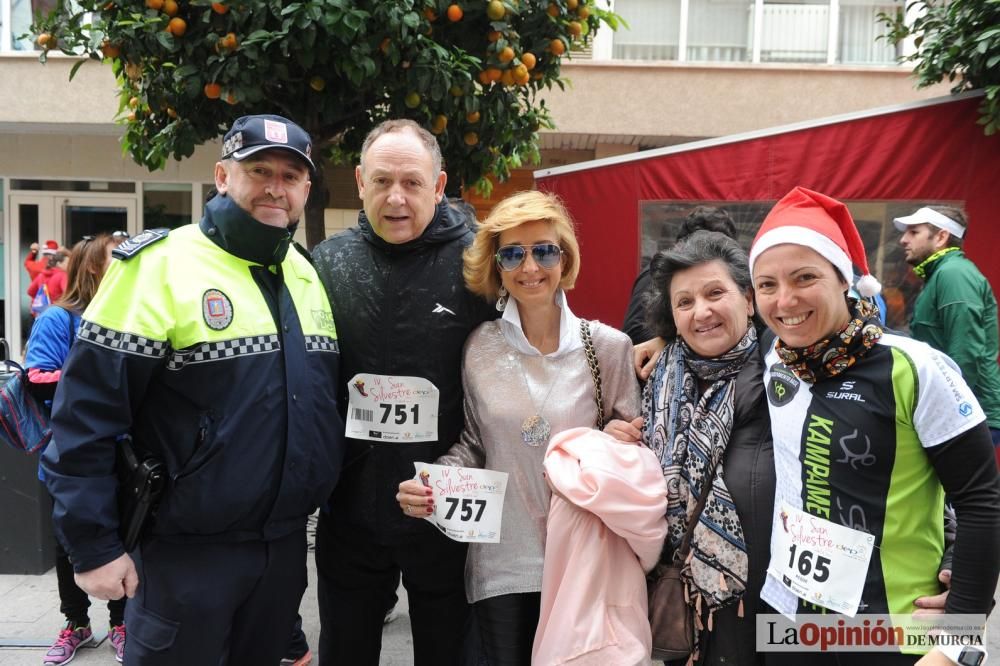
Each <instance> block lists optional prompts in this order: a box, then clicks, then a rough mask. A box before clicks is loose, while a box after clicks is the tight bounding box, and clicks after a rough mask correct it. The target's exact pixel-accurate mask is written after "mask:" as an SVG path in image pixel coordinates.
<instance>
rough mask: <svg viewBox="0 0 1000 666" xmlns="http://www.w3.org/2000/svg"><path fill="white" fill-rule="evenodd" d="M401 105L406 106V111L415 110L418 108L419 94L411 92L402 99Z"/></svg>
mask: <svg viewBox="0 0 1000 666" xmlns="http://www.w3.org/2000/svg"><path fill="white" fill-rule="evenodd" d="M403 103H404V104H406V108H408V109H415V108H417V107H418V106H420V93H418V92H417V91H415V90H411V91H410V92H409V93H407V95H406V97H405V98H404V99H403Z"/></svg>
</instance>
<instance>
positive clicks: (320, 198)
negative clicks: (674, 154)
mask: <svg viewBox="0 0 1000 666" xmlns="http://www.w3.org/2000/svg"><path fill="white" fill-rule="evenodd" d="M329 199H330V192H329V190H328V189H327V187H326V178H325V176H324V173H323V163H322V162H320V161H318V160H317V162H316V173H314V174H313V178H312V188H311V189H310V191H309V200H308V201H307V202H306V247H307V248H309V249H310V250H312V249H313V248H314V247H316V246H317V245H319V244H320V242H322V241H323V240H324V239H325V238H326V213H325V211H326V204H327V201H328V200H329Z"/></svg>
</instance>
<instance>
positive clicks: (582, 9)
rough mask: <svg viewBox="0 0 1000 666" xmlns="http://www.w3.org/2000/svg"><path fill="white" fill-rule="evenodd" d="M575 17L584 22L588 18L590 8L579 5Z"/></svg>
mask: <svg viewBox="0 0 1000 666" xmlns="http://www.w3.org/2000/svg"><path fill="white" fill-rule="evenodd" d="M576 15H577V16H579V17H580V20H581V21H586V20H587V17H589V16H590V7H588V6H587V5H580V8H579V9H578V10H576Z"/></svg>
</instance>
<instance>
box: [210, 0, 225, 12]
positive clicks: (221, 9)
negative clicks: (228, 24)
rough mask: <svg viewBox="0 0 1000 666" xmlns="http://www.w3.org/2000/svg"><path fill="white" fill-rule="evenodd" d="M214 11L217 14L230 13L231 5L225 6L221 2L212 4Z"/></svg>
mask: <svg viewBox="0 0 1000 666" xmlns="http://www.w3.org/2000/svg"><path fill="white" fill-rule="evenodd" d="M212 11H213V12H215V13H216V14H225V13H226V12H228V11H229V5H226V4H223V3H221V2H213V3H212Z"/></svg>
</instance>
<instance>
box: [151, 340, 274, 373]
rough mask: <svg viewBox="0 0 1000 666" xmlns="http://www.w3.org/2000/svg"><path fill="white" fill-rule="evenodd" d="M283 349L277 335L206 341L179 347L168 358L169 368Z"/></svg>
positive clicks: (177, 368) (174, 368)
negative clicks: (183, 347)
mask: <svg viewBox="0 0 1000 666" xmlns="http://www.w3.org/2000/svg"><path fill="white" fill-rule="evenodd" d="M280 349H281V342H280V341H279V340H278V336H277V335H273V334H272V335H254V336H251V337H246V338H235V339H233V340H221V341H219V342H204V343H202V344H200V345H195V346H194V347H188V348H187V349H178V350H177V351H175V352H173V353H172V354H170V357H169V358H168V359H167V370H180V369H182V368H183V367H184V366H185V365H189V364H194V363H208V362H211V361H221V360H224V359H228V358H235V357H237V356H252V355H254V354H270V353H271V352H276V351H279V350H280Z"/></svg>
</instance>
